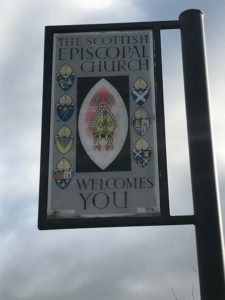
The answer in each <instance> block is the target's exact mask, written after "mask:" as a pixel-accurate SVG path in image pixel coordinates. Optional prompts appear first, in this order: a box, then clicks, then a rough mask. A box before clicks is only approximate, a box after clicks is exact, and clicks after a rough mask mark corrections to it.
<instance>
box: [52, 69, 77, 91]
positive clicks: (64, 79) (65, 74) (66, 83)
mask: <svg viewBox="0 0 225 300" xmlns="http://www.w3.org/2000/svg"><path fill="white" fill-rule="evenodd" d="M74 79H75V73H74V72H73V69H72V68H71V67H70V66H69V65H67V64H65V65H63V66H62V67H61V68H60V70H59V73H57V75H56V80H57V81H58V84H59V86H60V87H61V89H63V90H64V91H67V90H68V89H69V88H70V87H71V86H72V85H73V82H74Z"/></svg>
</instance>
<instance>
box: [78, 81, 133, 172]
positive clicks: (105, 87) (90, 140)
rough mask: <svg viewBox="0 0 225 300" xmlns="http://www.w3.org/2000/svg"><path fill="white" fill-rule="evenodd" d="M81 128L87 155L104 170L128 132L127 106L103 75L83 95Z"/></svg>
mask: <svg viewBox="0 0 225 300" xmlns="http://www.w3.org/2000/svg"><path fill="white" fill-rule="evenodd" d="M78 132H79V136H80V140H81V143H82V145H83V148H84V149H85V151H86V153H87V155H88V156H89V157H90V159H91V160H92V161H93V162H94V163H95V164H96V165H97V166H98V167H99V168H100V169H102V170H105V169H106V168H107V167H108V166H109V165H110V164H111V163H112V162H113V161H114V160H115V158H116V157H117V156H118V154H119V153H120V151H121V149H122V147H123V145H124V143H125V140H126V137H127V133H128V115H127V109H126V106H125V103H124V101H123V99H122V97H121V96H120V94H119V92H118V91H117V90H116V89H115V87H114V86H113V85H112V84H111V83H110V82H108V81H107V80H106V79H104V78H102V79H100V80H99V81H98V82H97V83H96V84H95V85H94V86H93V87H92V88H91V89H90V91H89V92H88V94H87V95H86V97H85V98H84V101H83V103H82V105H81V108H80V112H79V117H78Z"/></svg>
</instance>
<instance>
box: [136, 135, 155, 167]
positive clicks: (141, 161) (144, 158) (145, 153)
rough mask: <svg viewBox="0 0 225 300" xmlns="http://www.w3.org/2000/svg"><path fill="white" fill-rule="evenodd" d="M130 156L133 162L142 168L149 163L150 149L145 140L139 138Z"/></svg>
mask: <svg viewBox="0 0 225 300" xmlns="http://www.w3.org/2000/svg"><path fill="white" fill-rule="evenodd" d="M132 154H133V158H134V160H135V162H136V163H137V164H138V165H139V166H140V167H142V168H143V167H145V166H146V165H147V164H148V163H149V161H150V159H151V157H152V149H151V148H150V146H149V144H148V143H147V142H146V140H145V139H143V138H140V139H139V140H138V141H137V142H136V143H135V145H134V149H133V151H132Z"/></svg>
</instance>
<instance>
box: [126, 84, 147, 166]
mask: <svg viewBox="0 0 225 300" xmlns="http://www.w3.org/2000/svg"><path fill="white" fill-rule="evenodd" d="M131 95H132V98H133V100H134V102H135V103H136V104H137V105H138V106H139V108H137V110H136V111H135V113H134V115H133V117H132V125H133V128H134V130H135V132H136V133H137V134H139V135H140V136H141V138H139V139H138V140H137V141H136V142H135V144H134V147H133V149H132V155H133V158H134V160H135V162H136V163H137V165H138V166H140V167H142V168H143V167H145V166H147V164H148V163H149V161H150V159H151V156H152V149H151V147H150V146H149V143H148V141H147V140H146V138H144V136H145V135H146V132H147V131H148V129H149V127H150V123H151V117H150V114H149V113H148V111H147V110H146V109H145V108H144V107H145V103H146V101H147V100H148V98H149V95H150V89H149V88H148V84H147V82H146V81H145V80H144V79H143V78H138V79H137V80H136V81H135V82H134V85H133V88H132V89H131Z"/></svg>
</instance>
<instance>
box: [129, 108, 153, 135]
mask: <svg viewBox="0 0 225 300" xmlns="http://www.w3.org/2000/svg"><path fill="white" fill-rule="evenodd" d="M150 123H151V118H150V115H149V113H148V112H147V111H146V110H145V109H144V108H142V107H140V108H138V109H137V110H136V112H135V113H134V116H133V118H132V124H133V127H134V130H135V131H136V132H137V133H138V134H140V135H144V134H145V133H146V131H147V130H148V128H149V126H150Z"/></svg>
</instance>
